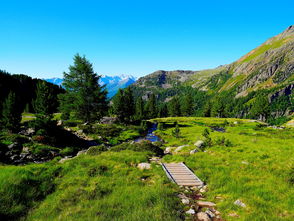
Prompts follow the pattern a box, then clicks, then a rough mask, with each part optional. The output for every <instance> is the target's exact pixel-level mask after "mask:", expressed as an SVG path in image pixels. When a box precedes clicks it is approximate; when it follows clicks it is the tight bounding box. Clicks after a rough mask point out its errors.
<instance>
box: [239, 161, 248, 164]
mask: <svg viewBox="0 0 294 221" xmlns="http://www.w3.org/2000/svg"><path fill="white" fill-rule="evenodd" d="M241 163H242V164H246V165H248V164H249V163H248V162H247V161H242V162H241Z"/></svg>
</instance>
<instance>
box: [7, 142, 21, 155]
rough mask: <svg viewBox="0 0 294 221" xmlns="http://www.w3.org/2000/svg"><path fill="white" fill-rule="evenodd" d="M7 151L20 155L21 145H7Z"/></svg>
mask: <svg viewBox="0 0 294 221" xmlns="http://www.w3.org/2000/svg"><path fill="white" fill-rule="evenodd" d="M8 149H9V150H10V151H13V152H15V153H20V152H21V151H22V144H20V143H17V142H15V143H13V144H10V145H8Z"/></svg>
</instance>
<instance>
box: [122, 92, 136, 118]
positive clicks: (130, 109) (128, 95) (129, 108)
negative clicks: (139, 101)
mask: <svg viewBox="0 0 294 221" xmlns="http://www.w3.org/2000/svg"><path fill="white" fill-rule="evenodd" d="M124 107H125V108H124V109H125V112H126V117H125V119H126V122H127V123H130V122H131V121H132V120H133V118H134V115H135V101H134V96H133V91H132V89H131V87H128V88H127V89H125V91H124Z"/></svg>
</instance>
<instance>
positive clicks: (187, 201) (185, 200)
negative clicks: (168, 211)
mask: <svg viewBox="0 0 294 221" xmlns="http://www.w3.org/2000/svg"><path fill="white" fill-rule="evenodd" d="M182 203H183V204H185V205H188V204H189V203H190V200H189V199H188V198H187V199H182Z"/></svg>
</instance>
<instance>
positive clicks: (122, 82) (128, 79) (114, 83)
mask: <svg viewBox="0 0 294 221" xmlns="http://www.w3.org/2000/svg"><path fill="white" fill-rule="evenodd" d="M44 80H45V81H47V82H50V83H52V84H55V85H58V86H62V82H63V79H62V78H49V79H44ZM135 81H136V78H135V77H134V76H131V75H118V76H107V75H102V76H101V78H100V84H101V85H106V89H107V91H108V97H109V98H111V97H113V96H114V95H115V94H116V93H117V91H118V90H119V89H120V88H122V89H123V88H126V87H128V86H129V85H131V84H133V83H134V82H135Z"/></svg>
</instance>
